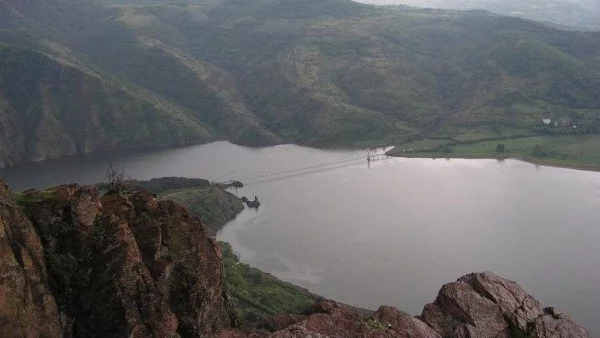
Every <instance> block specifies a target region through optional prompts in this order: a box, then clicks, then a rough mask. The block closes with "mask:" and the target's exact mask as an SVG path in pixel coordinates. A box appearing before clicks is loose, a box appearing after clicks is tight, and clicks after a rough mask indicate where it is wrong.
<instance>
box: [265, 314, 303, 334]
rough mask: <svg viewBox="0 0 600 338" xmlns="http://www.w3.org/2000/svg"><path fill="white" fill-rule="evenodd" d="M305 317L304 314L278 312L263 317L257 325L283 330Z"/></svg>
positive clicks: (271, 329)
mask: <svg viewBox="0 0 600 338" xmlns="http://www.w3.org/2000/svg"><path fill="white" fill-rule="evenodd" d="M305 319H306V316H305V315H298V314H289V313H285V314H278V315H274V316H271V317H269V318H266V319H263V320H262V321H261V322H260V323H259V325H258V327H260V328H265V329H267V330H270V331H278V330H283V329H285V328H286V327H288V326H291V325H294V324H296V323H299V322H301V321H303V320H305Z"/></svg>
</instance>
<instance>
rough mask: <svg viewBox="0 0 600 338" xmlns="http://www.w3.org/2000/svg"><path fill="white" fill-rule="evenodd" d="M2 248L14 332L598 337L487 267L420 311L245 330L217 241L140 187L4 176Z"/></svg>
mask: <svg viewBox="0 0 600 338" xmlns="http://www.w3.org/2000/svg"><path fill="white" fill-rule="evenodd" d="M0 254H1V257H2V259H1V260H0V336H1V337H8V338H10V337H133V338H136V337H140V338H141V337H158V338H162V337H168V338H171V337H183V338H186V337H221V338H228V337H232V338H235V337H281V338H283V337H315V338H316V337H428V338H467V337H469V338H475V337H478V338H487V337H489V338H517V337H540V338H550V337H557V338H558V337H572V338H588V337H591V335H590V334H589V333H588V332H587V331H585V330H584V329H583V328H582V327H580V326H579V325H578V324H577V323H576V322H575V321H574V320H572V319H571V318H570V317H569V316H568V315H566V314H563V313H561V312H560V311H558V310H556V309H554V308H544V307H542V305H540V303H539V302H538V301H537V300H535V299H534V298H533V297H532V296H530V295H528V294H527V293H526V292H525V291H524V290H523V289H522V288H521V287H520V286H519V285H518V284H517V283H515V282H512V281H509V280H506V279H504V278H501V277H499V276H497V275H495V274H493V273H490V272H483V273H473V274H469V275H466V276H463V277H461V278H459V279H458V280H457V281H456V282H453V283H449V284H446V285H444V286H443V287H442V288H441V290H440V291H439V294H438V296H437V298H436V299H435V301H434V302H433V303H431V304H427V305H426V306H425V307H424V309H423V312H422V314H421V315H420V316H418V317H415V316H412V315H409V314H407V313H404V312H402V311H400V310H398V309H396V308H394V307H391V306H382V307H380V308H379V309H378V310H377V311H376V312H373V313H369V312H362V311H359V310H357V309H355V308H352V307H349V306H347V305H344V304H341V303H338V302H335V301H332V300H323V301H320V302H318V303H316V304H314V305H312V306H311V307H310V308H308V309H306V310H305V311H304V312H303V313H296V314H283V313H279V314H275V315H274V316H272V317H269V318H265V319H263V320H262V322H261V323H260V324H259V325H256V326H253V327H252V328H249V327H240V323H239V322H238V321H237V320H236V317H235V314H234V312H235V309H233V308H232V303H231V301H230V300H229V299H228V296H227V294H228V293H227V292H226V287H225V276H224V270H223V256H222V251H221V247H220V245H219V243H217V242H216V241H215V240H214V239H213V238H212V237H211V236H209V235H208V233H207V232H206V229H205V228H204V226H203V224H202V222H201V221H200V219H199V218H197V217H194V216H191V215H190V214H189V213H188V211H187V210H186V209H185V208H184V207H182V206H181V205H179V204H177V203H175V202H172V201H168V200H159V199H157V198H156V197H155V195H153V194H152V193H150V192H148V191H145V190H143V189H137V188H136V189H131V190H128V189H110V190H109V191H108V192H107V193H101V192H100V191H99V190H98V189H97V188H95V187H92V186H79V185H63V186H59V187H56V188H52V189H47V190H42V191H38V190H30V191H27V192H23V193H15V192H11V191H10V189H9V188H8V187H7V186H6V185H5V184H4V183H2V182H1V181H0ZM373 287H376V286H373ZM258 305H260V304H258Z"/></svg>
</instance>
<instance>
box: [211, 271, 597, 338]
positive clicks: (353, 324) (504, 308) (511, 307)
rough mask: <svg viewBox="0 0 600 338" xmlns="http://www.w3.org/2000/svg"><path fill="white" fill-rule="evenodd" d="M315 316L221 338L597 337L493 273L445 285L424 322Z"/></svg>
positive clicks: (280, 319) (350, 313) (345, 310)
mask: <svg viewBox="0 0 600 338" xmlns="http://www.w3.org/2000/svg"><path fill="white" fill-rule="evenodd" d="M309 313H310V315H308V316H306V317H303V316H292V317H288V316H281V315H278V316H275V317H273V318H272V319H268V320H266V322H267V323H270V324H271V329H272V330H274V331H275V332H270V333H267V332H259V331H257V332H251V333H248V332H241V331H235V330H227V331H225V332H222V333H221V335H220V336H217V337H220V338H228V337H231V338H241V337H272V338H290V337H349V338H353V337H399V338H503V337H506V338H511V337H515V336H519V337H522V336H527V337H537V338H551V337H556V338H562V337H569V338H591V335H590V334H589V333H588V332H587V331H585V330H584V329H583V328H581V327H580V326H579V325H577V323H575V322H574V321H573V320H572V319H571V318H569V317H568V316H566V315H564V314H561V313H559V312H558V311H556V310H555V309H553V308H546V309H542V307H541V306H540V304H539V302H538V301H537V300H535V299H534V298H532V297H531V296H530V295H528V294H527V293H526V292H525V291H524V290H523V289H522V288H521V287H520V286H519V285H518V284H517V283H515V282H512V281H509V280H506V279H504V278H501V277H498V276H496V275H494V274H493V273H490V272H484V273H473V274H470V275H466V276H464V277H461V278H459V279H458V280H457V281H456V282H454V283H450V284H447V285H444V286H443V287H442V289H441V290H440V292H439V294H438V297H437V299H436V300H435V302H434V303H432V304H428V305H426V306H425V309H424V310H423V314H422V316H421V318H420V319H419V318H416V317H414V316H411V315H409V314H406V313H404V312H401V311H399V310H398V309H396V308H394V307H391V306H382V307H380V308H379V310H377V312H375V313H374V314H370V315H364V314H363V315H360V314H358V313H357V312H356V310H355V309H353V308H350V307H348V306H346V305H343V304H340V303H336V302H334V301H330V300H326V301H322V302H320V303H317V304H316V305H314V306H313V307H312V309H311V311H309ZM286 325H287V326H286Z"/></svg>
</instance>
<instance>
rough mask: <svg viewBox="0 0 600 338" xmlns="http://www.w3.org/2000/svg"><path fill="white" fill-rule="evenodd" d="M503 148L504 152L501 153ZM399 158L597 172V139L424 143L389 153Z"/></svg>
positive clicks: (572, 137) (599, 140) (599, 142)
mask: <svg viewBox="0 0 600 338" xmlns="http://www.w3.org/2000/svg"><path fill="white" fill-rule="evenodd" d="M502 146H503V147H504V151H501V148H502ZM388 154H389V155H392V156H399V157H445V158H517V159H522V160H525V161H528V162H533V163H539V164H544V165H556V166H564V167H573V168H580V169H586V170H600V135H556V136H527V137H514V138H505V139H486V140H476V141H459V142H457V141H456V140H451V139H424V140H420V141H414V142H409V143H405V144H402V145H400V146H398V147H396V148H394V149H392V150H391V151H390V152H389V153H388Z"/></svg>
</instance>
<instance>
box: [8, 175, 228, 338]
mask: <svg viewBox="0 0 600 338" xmlns="http://www.w3.org/2000/svg"><path fill="white" fill-rule="evenodd" d="M15 198H16V199H17V201H18V203H19V204H20V205H21V206H22V208H19V207H18V206H17V205H16V203H15V202H13V201H12V200H11V197H10V196H9V194H8V192H7V189H6V188H3V189H2V195H1V197H0V209H1V211H0V215H1V218H0V225H1V228H2V231H3V236H2V248H1V250H2V255H3V256H2V257H3V259H2V270H1V271H2V279H1V282H0V283H1V285H0V295H1V296H2V297H0V314H1V318H0V332H2V336H3V337H38V336H39V337H41V336H47V337H60V336H65V337H175V336H176V335H177V334H179V335H180V336H182V337H200V336H206V335H209V334H211V333H214V332H217V331H218V330H220V329H222V328H224V327H228V326H230V320H229V315H228V313H227V311H226V306H225V300H224V297H223V284H222V283H223V266H222V262H221V248H220V247H219V245H218V243H217V242H215V241H214V239H212V238H210V237H209V236H207V234H206V232H205V231H204V228H203V227H202V224H201V223H200V221H199V219H198V218H195V217H191V216H189V215H188V213H187V211H186V209H184V208H183V207H181V206H180V205H178V204H176V203H174V202H171V201H158V200H157V199H156V198H155V197H153V195H152V194H150V193H149V192H146V191H142V190H139V191H135V192H130V193H126V194H125V193H110V194H106V195H103V196H102V195H100V194H99V192H98V191H97V190H96V189H95V188H92V187H80V186H77V185H69V186H61V187H57V188H55V189H52V190H47V191H29V192H26V193H23V194H16V196H15ZM15 290H18V292H15Z"/></svg>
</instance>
